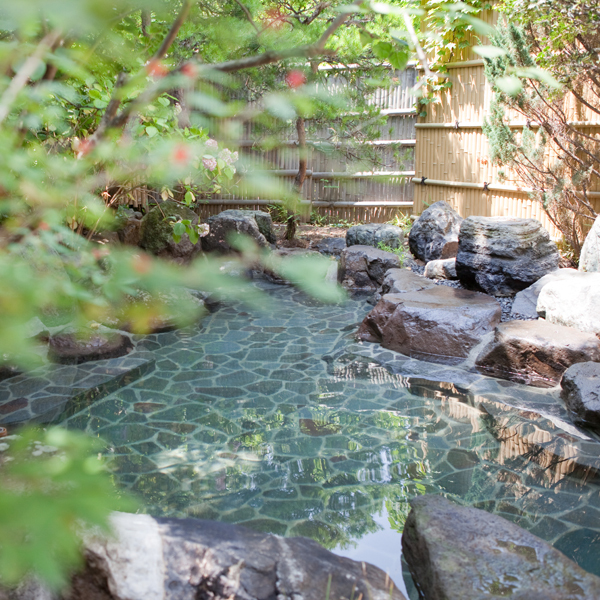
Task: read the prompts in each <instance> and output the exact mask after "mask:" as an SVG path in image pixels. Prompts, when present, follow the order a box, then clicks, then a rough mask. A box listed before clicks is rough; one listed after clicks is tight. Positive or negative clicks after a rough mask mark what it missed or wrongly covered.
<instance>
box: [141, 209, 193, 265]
mask: <svg viewBox="0 0 600 600" xmlns="http://www.w3.org/2000/svg"><path fill="white" fill-rule="evenodd" d="M182 219H184V220H188V219H189V220H190V221H191V222H192V224H193V225H196V224H197V223H198V215H197V214H196V213H195V212H193V211H192V210H190V209H189V208H187V206H183V205H181V204H178V203H176V202H172V201H168V202H163V203H162V204H160V205H159V206H155V207H154V208H153V209H152V210H151V211H150V212H149V213H148V214H147V215H146V216H145V217H144V218H143V219H142V225H141V232H140V247H142V248H144V249H145V250H147V251H148V252H149V253H150V254H154V255H155V256H160V257H162V258H170V259H172V260H174V261H175V262H177V263H181V264H183V263H187V262H189V261H190V260H192V259H193V258H194V257H195V256H196V255H197V254H198V253H199V252H200V241H198V242H197V243H196V244H192V242H191V241H190V238H189V237H188V235H187V233H184V234H183V236H182V237H181V241H179V242H175V240H174V239H173V227H172V223H173V222H174V220H175V221H178V220H182Z"/></svg>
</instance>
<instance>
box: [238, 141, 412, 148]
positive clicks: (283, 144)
mask: <svg viewBox="0 0 600 600" xmlns="http://www.w3.org/2000/svg"><path fill="white" fill-rule="evenodd" d="M415 143H416V140H367V141H365V142H361V145H363V146H414V145H415ZM256 144H257V142H255V141H254V140H241V141H239V142H236V143H234V144H232V145H234V146H238V147H239V148H252V147H253V146H255V145H256ZM306 145H307V146H315V147H318V146H333V145H335V146H336V147H343V146H345V145H347V144H341V143H337V144H331V143H330V142H327V141H317V142H306ZM296 146H298V140H284V141H282V142H280V143H278V144H277V146H276V148H286V147H291V148H294V147H296ZM259 147H260V144H259Z"/></svg>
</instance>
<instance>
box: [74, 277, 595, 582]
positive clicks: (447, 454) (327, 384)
mask: <svg viewBox="0 0 600 600" xmlns="http://www.w3.org/2000/svg"><path fill="white" fill-rule="evenodd" d="M270 296H271V298H272V299H273V301H272V303H271V305H270V306H269V308H268V310H267V311H265V312H259V311H254V312H251V313H249V312H248V309H247V308H240V307H236V306H229V307H226V308H222V309H221V310H219V311H218V312H216V313H214V314H211V315H210V316H208V317H207V318H206V319H205V320H204V321H203V323H202V324H201V325H200V326H199V327H198V329H197V330H196V331H192V332H189V331H188V332H172V333H163V334H158V335H154V336H149V337H148V339H147V340H146V341H145V342H144V344H145V345H146V347H147V348H148V349H149V350H151V351H153V352H154V354H155V356H156V369H155V370H154V371H153V372H152V373H151V374H150V375H148V376H146V377H145V378H143V379H140V380H138V381H136V382H134V383H132V384H130V385H128V386H127V387H124V388H122V389H121V390H119V391H117V392H115V393H113V394H112V395H110V396H108V397H106V398H104V399H102V400H100V401H98V402H96V403H95V404H92V405H91V406H89V407H87V408H84V409H81V410H79V412H77V410H78V409H77V408H76V407H70V408H69V410H68V412H67V413H65V415H64V417H63V422H65V423H66V424H67V425H68V426H69V427H73V428H78V429H82V430H86V431H88V432H90V433H92V434H94V435H99V436H102V437H103V438H105V439H106V440H108V442H109V444H110V449H109V452H110V454H111V455H112V456H113V465H114V468H115V471H116V473H117V476H118V479H119V480H120V482H121V483H122V485H124V486H126V487H128V488H130V489H131V490H132V491H134V492H135V493H136V494H137V495H138V496H139V497H140V498H141V499H142V500H143V502H144V505H145V509H146V510H147V511H148V512H149V513H151V514H154V515H172V516H195V517H199V518H206V519H218V520H222V521H228V522H233V523H242V524H244V525H246V526H248V527H252V528H254V529H257V530H260V531H269V532H273V533H277V534H280V535H303V536H308V537H311V538H313V539H315V540H317V541H319V542H320V543H321V544H323V545H324V546H326V547H327V548H330V549H338V550H340V551H341V552H343V553H344V554H346V555H349V556H352V557H353V558H357V559H361V560H367V561H370V562H374V563H375V564H379V565H380V566H382V567H383V568H384V569H388V570H389V569H390V564H394V565H396V567H397V569H398V570H397V572H395V573H393V572H392V573H391V575H392V577H393V578H394V579H396V581H399V580H400V577H401V576H400V573H399V569H400V562H399V550H400V545H399V533H400V532H401V531H402V528H403V524H404V520H405V518H406V515H407V513H408V510H409V507H408V500H409V499H410V498H412V497H413V496H415V495H418V494H424V493H438V494H444V495H446V496H448V497H451V498H453V499H455V500H457V501H458V502H461V503H465V504H469V505H472V506H477V507H480V508H484V509H486V510H488V511H491V512H496V513H498V514H500V515H502V516H504V517H506V518H508V519H510V520H512V521H514V522H516V523H518V524H519V525H521V526H523V527H525V528H526V529H528V530H530V531H532V532H533V533H535V534H537V535H539V536H540V537H542V538H544V539H546V540H549V541H550V542H552V543H553V544H555V545H556V546H557V547H558V548H560V549H561V550H562V551H563V552H565V553H566V554H568V555H569V556H571V557H573V558H574V559H575V560H577V561H578V562H579V563H580V564H581V565H582V566H583V567H584V568H586V569H588V570H590V571H593V572H596V573H598V574H600V570H599V569H600V567H599V565H598V564H597V563H596V561H595V557H596V556H598V553H599V552H600V486H599V484H598V482H599V478H598V476H597V474H596V472H595V470H594V469H592V468H590V467H589V466H586V461H585V460H583V461H582V460H581V455H582V452H583V454H585V453H586V452H587V453H588V454H589V455H590V461H588V462H589V463H590V464H591V463H593V462H594V460H593V459H594V454H595V458H597V456H598V454H599V453H598V451H597V448H598V447H599V446H598V445H597V444H595V443H592V442H587V443H581V442H578V441H577V440H576V439H575V438H572V437H571V436H570V435H567V434H564V433H563V432H561V430H559V429H557V427H556V426H555V425H553V424H552V423H551V422H550V421H547V420H546V419H543V418H540V417H539V416H538V415H537V414H536V413H533V412H528V411H524V410H518V409H514V408H509V407H506V406H505V405H503V404H500V403H497V402H492V401H489V400H486V399H485V398H481V397H473V396H470V395H468V394H465V393H461V392H459V391H457V389H455V388H454V386H452V385H443V384H442V385H440V384H431V383H430V382H428V381H426V380H424V379H423V380H415V379H407V378H405V377H402V376H401V375H398V374H391V373H390V372H389V371H387V370H386V369H383V368H381V367H380V366H378V365H377V364H375V363H373V362H372V361H371V362H370V361H369V360H367V359H365V358H364V357H357V356H354V355H352V354H347V355H343V348H344V347H345V346H347V345H348V344H349V343H350V338H349V337H348V331H349V330H351V329H352V328H348V325H349V324H353V323H356V322H358V321H360V320H361V319H362V317H363V316H364V315H365V314H366V313H367V312H368V310H369V308H370V307H369V306H368V305H366V304H365V303H364V302H358V301H348V302H347V303H346V304H345V305H344V306H319V305H315V303H314V302H306V301H305V300H304V299H303V297H302V296H301V295H300V294H298V293H296V292H293V291H291V290H290V289H289V288H277V289H275V290H272V291H271V292H270ZM344 328H345V331H344ZM345 336H346V337H345ZM340 350H342V354H341V355H340ZM334 351H337V352H338V355H339V356H338V359H335V360H334V359H332V357H331V354H332V352H334ZM323 357H326V358H327V360H326V361H325V360H323ZM430 368H431V369H432V370H435V369H437V368H439V367H438V366H437V365H431V367H430ZM376 547H377V551H374V548H376ZM384 556H386V557H387V558H386V559H384V558H383V557H384ZM390 556H392V557H394V558H393V562H392V563H390V561H389V557H390Z"/></svg>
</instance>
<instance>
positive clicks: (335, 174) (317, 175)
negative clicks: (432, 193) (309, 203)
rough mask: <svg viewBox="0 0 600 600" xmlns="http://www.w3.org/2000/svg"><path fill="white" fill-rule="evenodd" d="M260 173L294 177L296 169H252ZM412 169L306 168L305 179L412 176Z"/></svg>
mask: <svg viewBox="0 0 600 600" xmlns="http://www.w3.org/2000/svg"><path fill="white" fill-rule="evenodd" d="M254 173H256V174H261V175H263V174H264V175H267V174H269V175H276V176H278V177H295V176H296V175H297V174H298V170H297V169H279V170H273V171H254ZM414 174H415V172H414V171H362V172H358V173H346V172H344V171H331V172H330V171H316V172H313V171H311V170H310V169H307V170H306V178H307V179H369V178H371V177H412V176H414Z"/></svg>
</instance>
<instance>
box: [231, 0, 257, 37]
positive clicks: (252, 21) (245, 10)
mask: <svg viewBox="0 0 600 600" xmlns="http://www.w3.org/2000/svg"><path fill="white" fill-rule="evenodd" d="M235 1H236V3H237V5H238V6H239V7H240V8H241V9H242V10H243V11H244V14H245V15H246V18H247V19H248V21H249V22H250V25H252V27H254V31H256V33H258V34H260V29H259V28H258V25H257V24H256V23H255V22H254V19H253V18H252V15H251V14H250V11H249V10H248V7H247V6H246V5H245V4H243V3H242V2H240V0H235Z"/></svg>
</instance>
